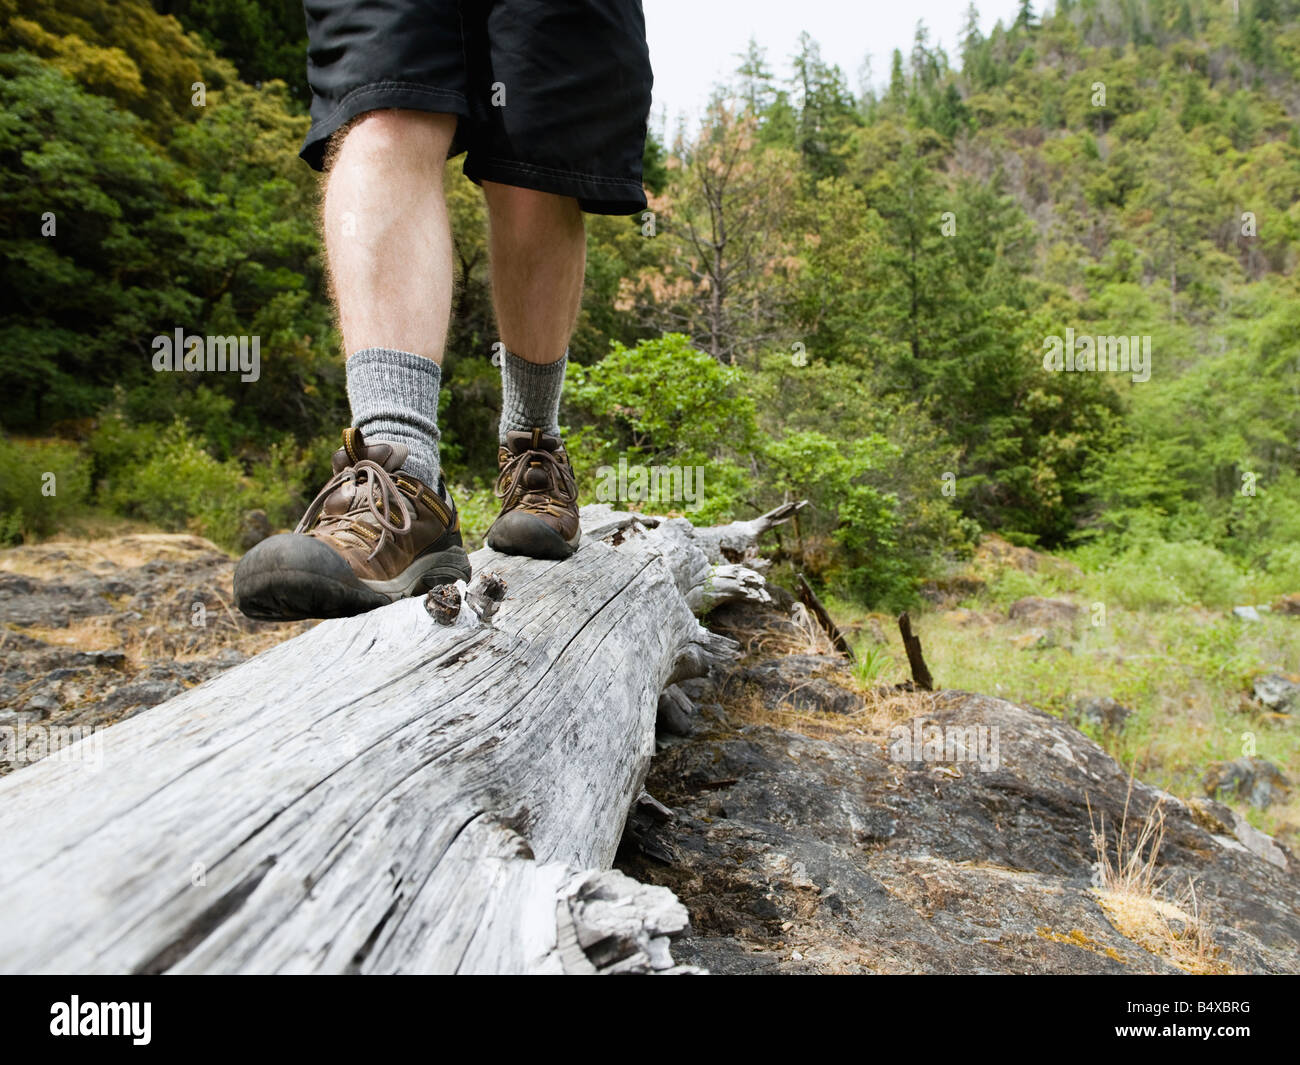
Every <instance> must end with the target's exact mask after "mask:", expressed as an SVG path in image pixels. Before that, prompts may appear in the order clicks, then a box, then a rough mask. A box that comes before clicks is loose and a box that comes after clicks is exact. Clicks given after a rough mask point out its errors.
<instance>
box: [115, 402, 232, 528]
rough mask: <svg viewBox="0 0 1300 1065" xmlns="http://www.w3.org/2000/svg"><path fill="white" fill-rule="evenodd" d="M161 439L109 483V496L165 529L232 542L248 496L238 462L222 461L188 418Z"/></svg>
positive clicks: (120, 507) (119, 507) (130, 512)
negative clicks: (187, 422) (188, 423)
mask: <svg viewBox="0 0 1300 1065" xmlns="http://www.w3.org/2000/svg"><path fill="white" fill-rule="evenodd" d="M158 444H159V446H158V448H157V449H156V450H154V452H153V453H152V454H151V455H149V456H148V457H146V458H144V459H143V461H141V462H139V464H133V465H128V466H126V467H124V468H121V469H120V470H119V472H118V473H117V474H116V475H115V476H114V478H113V480H112V482H111V483H110V484H109V485H107V486H106V491H105V496H106V501H107V502H108V503H109V504H110V505H111V506H112V507H113V509H114V510H117V511H118V512H119V513H122V514H127V515H130V516H132V517H137V518H141V519H143V520H144V521H148V522H152V523H153V524H155V525H159V526H161V527H162V528H164V529H171V530H182V529H189V530H190V531H191V532H195V533H198V534H200V535H202V536H207V537H208V538H209V539H212V540H216V541H217V542H219V543H225V544H230V543H233V542H234V540H235V538H236V535H237V533H238V531H239V520H240V517H241V513H242V510H243V503H244V495H245V493H244V475H243V470H242V469H241V468H240V466H239V464H238V463H237V462H233V461H227V462H218V461H217V460H216V459H214V458H213V457H212V456H211V455H209V454H208V453H207V452H206V451H205V450H204V449H203V441H202V439H201V438H197V437H195V436H194V435H193V434H192V433H191V432H190V431H189V429H188V428H187V427H186V426H185V424H184V423H183V422H175V423H173V424H172V425H171V426H170V427H169V428H167V429H165V430H164V431H163V432H162V434H161V435H160V436H159V438H158Z"/></svg>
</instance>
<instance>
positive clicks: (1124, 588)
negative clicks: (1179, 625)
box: [1101, 540, 1245, 610]
mask: <svg viewBox="0 0 1300 1065" xmlns="http://www.w3.org/2000/svg"><path fill="white" fill-rule="evenodd" d="M1101 582H1102V587H1103V589H1104V592H1105V595H1106V597H1107V598H1108V599H1111V600H1113V601H1115V602H1118V603H1120V604H1121V605H1122V606H1125V607H1127V608H1129V609H1131V610H1142V609H1151V610H1159V609H1162V608H1165V607H1172V606H1181V605H1186V604H1192V603H1196V604H1199V605H1201V606H1206V607H1214V608H1217V609H1226V608H1228V607H1231V606H1233V605H1235V604H1237V603H1240V602H1241V600H1242V595H1243V592H1244V588H1245V580H1244V578H1243V576H1242V574H1241V572H1240V570H1239V569H1238V568H1237V566H1236V564H1235V563H1234V562H1233V561H1232V559H1230V558H1229V557H1228V556H1227V555H1225V554H1224V553H1223V552H1222V551H1219V550H1218V549H1217V548H1214V547H1210V546H1209V545H1207V544H1203V543H1200V542H1198V541H1194V540H1192V541H1183V542H1180V543H1163V542H1161V543H1148V544H1144V545H1143V546H1141V547H1135V548H1132V549H1130V550H1129V551H1127V552H1126V553H1125V554H1124V555H1122V556H1121V557H1120V558H1119V559H1117V560H1116V561H1115V562H1114V563H1113V564H1112V565H1109V566H1106V567H1104V569H1103V570H1102V574H1101Z"/></svg>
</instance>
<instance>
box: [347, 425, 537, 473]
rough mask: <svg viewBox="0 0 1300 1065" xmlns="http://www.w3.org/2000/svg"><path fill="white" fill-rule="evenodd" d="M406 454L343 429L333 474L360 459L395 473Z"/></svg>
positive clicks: (396, 446)
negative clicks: (367, 441)
mask: <svg viewBox="0 0 1300 1065" xmlns="http://www.w3.org/2000/svg"><path fill="white" fill-rule="evenodd" d="M524 435H525V436H527V435H528V434H527V433H525V434H524ZM408 454H409V449H408V448H407V446H406V445H405V444H388V443H385V442H384V441H382V440H376V441H375V442H374V443H373V444H368V443H366V438H365V437H364V436H362V435H361V430H360V429H344V430H343V446H342V447H341V448H339V449H338V450H337V451H336V452H334V472H335V473H340V472H342V471H343V470H344V469H346V468H347V467H348V466H354V465H356V464H357V463H358V462H360V461H361V460H362V459H369V460H370V461H371V462H374V463H378V464H379V465H380V466H382V467H383V468H384V469H385V470H387V471H388V472H389V473H395V472H396V471H397V468H398V467H399V466H400V465H401V464H402V463H403V462H405V461H406V456H407V455H408Z"/></svg>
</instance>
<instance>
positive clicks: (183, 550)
mask: <svg viewBox="0 0 1300 1065" xmlns="http://www.w3.org/2000/svg"><path fill="white" fill-rule="evenodd" d="M210 552H215V553H217V554H221V555H225V554H226V552H224V551H222V550H221V548H219V547H217V545H216V544H214V543H213V542H212V541H211V540H205V539H203V537H201V536H191V535H189V534H187V533H132V534H129V535H126V536H117V537H114V538H112V539H109V540H103V539H82V538H74V539H64V540H47V541H46V542H45V543H40V544H22V545H20V546H18V547H13V548H9V549H8V550H6V551H4V552H3V553H0V572H4V573H14V574H17V575H19V576H23V577H35V578H38V579H40V580H58V579H62V578H68V577H75V576H77V575H78V574H81V573H85V572H87V571H89V572H90V573H94V574H97V575H99V576H106V575H108V574H112V573H115V572H117V571H119V570H123V569H131V568H133V567H135V566H143V565H144V564H145V563H146V562H155V561H159V560H175V561H185V560H186V559H193V558H197V557H199V556H202V555H206V554H208V553H210Z"/></svg>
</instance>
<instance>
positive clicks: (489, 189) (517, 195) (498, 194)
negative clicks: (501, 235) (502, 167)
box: [483, 181, 583, 228]
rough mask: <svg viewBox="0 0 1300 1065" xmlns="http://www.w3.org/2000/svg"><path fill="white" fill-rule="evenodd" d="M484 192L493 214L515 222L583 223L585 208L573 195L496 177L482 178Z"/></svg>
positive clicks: (543, 224) (560, 224)
mask: <svg viewBox="0 0 1300 1065" xmlns="http://www.w3.org/2000/svg"><path fill="white" fill-rule="evenodd" d="M483 195H484V198H485V199H486V200H487V205H488V211H489V212H490V213H491V214H492V215H494V216H498V217H502V218H508V219H510V224H511V225H513V226H528V225H537V226H544V227H555V226H563V227H570V228H571V227H574V226H577V227H581V226H582V224H583V218H582V208H581V207H579V206H578V201H577V200H576V199H574V198H573V197H572V196H557V195H556V194H555V193H551V192H539V191H537V190H536V189H525V188H520V187H519V186H518V185H502V184H500V183H498V182H495V181H484V182H483Z"/></svg>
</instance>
